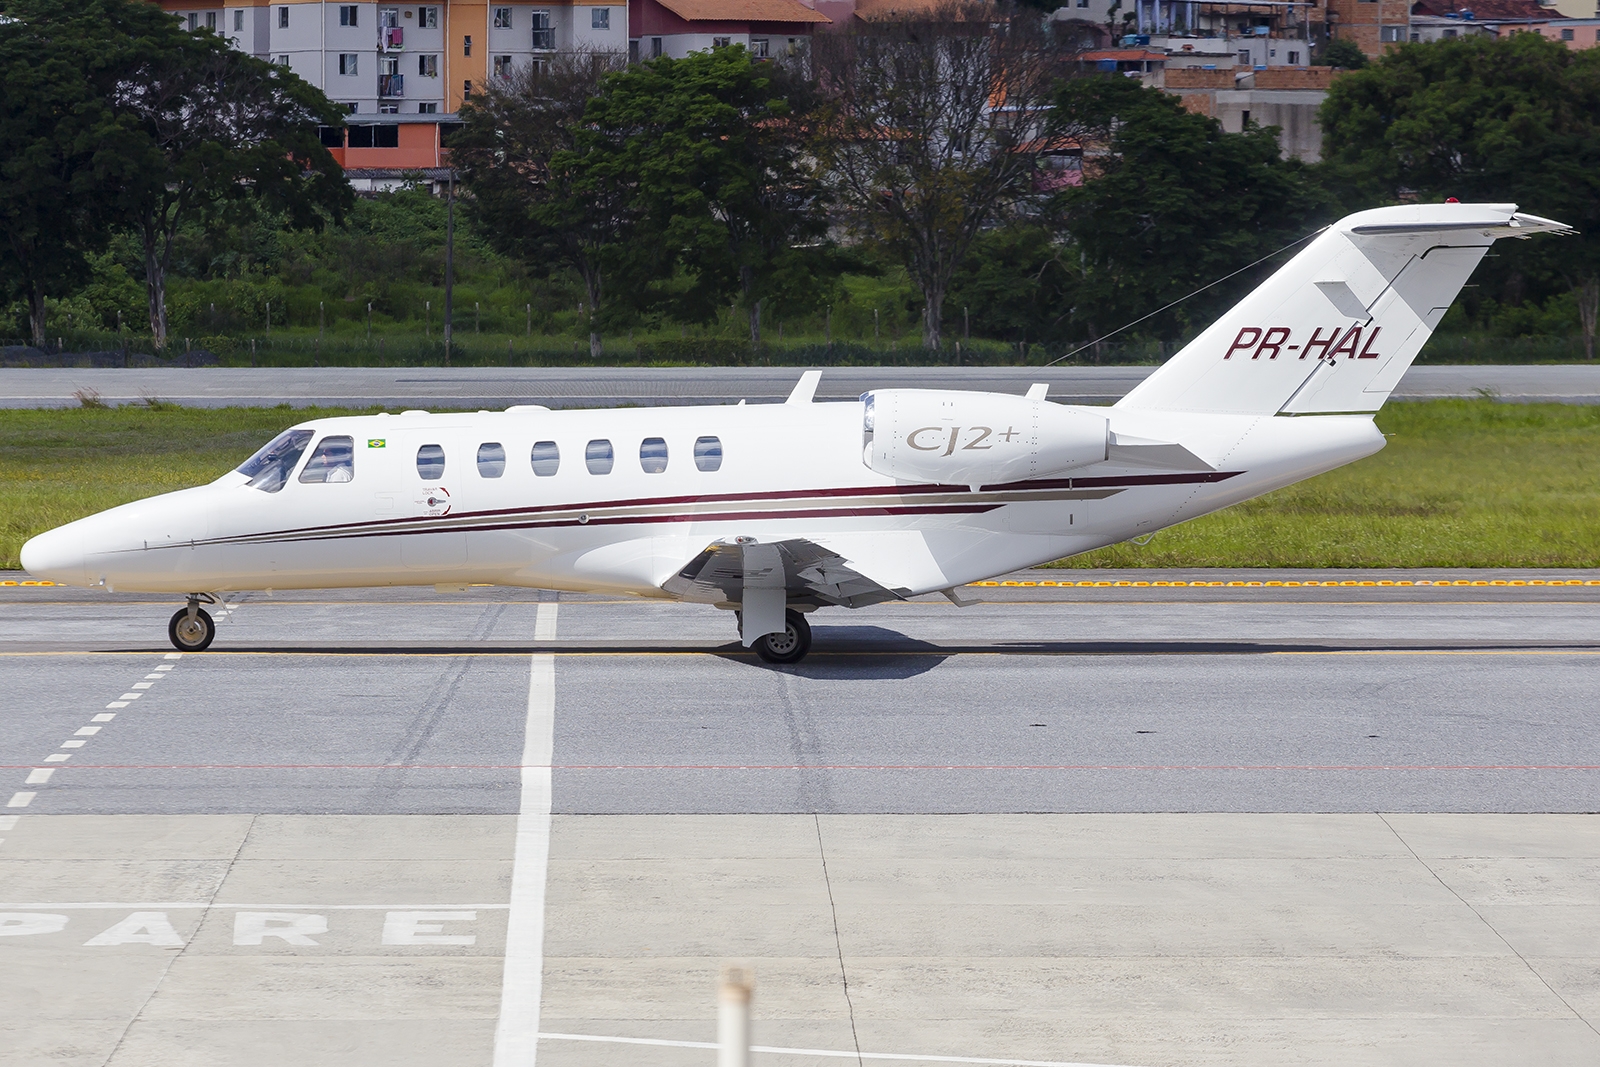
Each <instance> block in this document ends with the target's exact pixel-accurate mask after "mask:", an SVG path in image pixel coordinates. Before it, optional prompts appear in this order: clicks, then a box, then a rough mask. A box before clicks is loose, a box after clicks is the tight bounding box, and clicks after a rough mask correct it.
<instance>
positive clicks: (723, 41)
mask: <svg viewBox="0 0 1600 1067" xmlns="http://www.w3.org/2000/svg"><path fill="white" fill-rule="evenodd" d="M732 41H733V38H732V37H713V38H711V47H712V48H726V47H728V45H729V44H730V43H731V42H732Z"/></svg>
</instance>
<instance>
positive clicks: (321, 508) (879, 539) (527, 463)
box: [24, 402, 1383, 597]
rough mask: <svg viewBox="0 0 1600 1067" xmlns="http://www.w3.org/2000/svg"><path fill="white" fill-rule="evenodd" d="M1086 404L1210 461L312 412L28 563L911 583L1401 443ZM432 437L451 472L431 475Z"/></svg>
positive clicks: (807, 427) (428, 581) (604, 588)
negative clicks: (251, 474)
mask: <svg viewBox="0 0 1600 1067" xmlns="http://www.w3.org/2000/svg"><path fill="white" fill-rule="evenodd" d="M1081 410H1082V411H1086V412H1093V413H1095V414H1097V415H1099V416H1101V417H1106V418H1109V420H1110V423H1109V425H1110V430H1111V432H1112V433H1113V434H1115V435H1118V436H1120V437H1124V438H1129V439H1142V440H1146V441H1164V442H1177V443H1180V444H1181V445H1182V446H1183V448H1184V449H1187V450H1188V452H1189V453H1192V454H1193V455H1194V456H1196V457H1199V459H1200V460H1203V461H1204V464H1205V465H1207V466H1209V467H1211V468H1213V469H1211V470H1205V469H1201V470H1198V471H1197V470H1187V471H1182V470H1176V471H1175V470H1171V469H1160V468H1159V466H1157V467H1154V468H1153V467H1151V466H1149V465H1144V464H1140V465H1130V464H1129V463H1128V462H1126V461H1125V458H1124V461H1121V465H1119V460H1118V459H1117V458H1116V454H1115V452H1114V451H1113V453H1112V456H1113V458H1112V459H1110V460H1108V461H1106V462H1099V463H1094V464H1092V465H1089V466H1083V467H1079V468H1078V469H1074V470H1071V471H1069V472H1065V473H1060V474H1052V475H1047V476H1043V477H1036V478H1030V479H1027V480H1023V481H1018V482H1012V483H1009V484H1005V485H999V486H989V485H980V486H978V487H977V488H976V489H974V488H972V487H970V486H966V485H937V484H929V483H926V482H924V483H911V482H906V481H904V480H900V481H897V480H896V479H894V478H891V477H887V476H885V475H882V474H879V473H876V472H874V471H873V470H871V469H869V468H868V466H867V465H866V464H865V463H864V461H863V451H862V449H863V444H862V440H863V435H862V418H863V405H862V404H861V403H860V402H847V403H790V404H778V405H756V406H745V405H739V406H700V407H661V408H625V409H612V410H575V411H548V410H544V409H530V408H518V409H511V410H508V411H504V412H478V413H475V414H426V413H408V414H401V415H373V416H360V417H348V418H333V419H320V420H316V421H313V422H308V423H304V424H302V425H303V426H304V427H305V428H307V429H309V430H311V431H312V432H313V436H312V438H311V444H310V446H309V447H308V448H307V449H306V451H305V453H304V454H303V455H302V456H301V457H300V459H299V461H298V464H297V465H296V468H295V471H294V473H293V474H291V475H290V476H289V477H288V479H287V480H286V481H285V482H284V483H283V484H282V486H281V488H279V489H277V491H274V492H265V491H263V490H262V489H260V488H254V487H251V486H250V485H248V484H247V482H248V480H249V479H248V478H247V477H246V476H245V475H243V474H240V473H238V472H233V473H229V474H226V475H223V476H222V477H221V478H218V479H217V480H216V481H214V482H212V483H210V484H209V485H204V486H200V487H197V488H193V489H186V490H183V491H181V492H175V493H168V494H165V495H163V496H158V497H153V498H150V499H148V500H142V501H138V502H136V503H132V504H127V505H123V506H122V507H118V508H113V509H111V510H110V511H106V512H103V513H101V514H98V515H94V516H90V517H89V518H86V519H82V520H79V521H77V522H74V523H71V524H69V525H67V526H64V527H62V528H60V529H58V530H54V531H51V532H50V533H48V534H43V535H41V536H40V537H39V538H36V539H34V540H33V541H32V542H30V543H29V545H28V546H27V547H26V548H25V550H24V564H25V566H27V567H28V569H29V570H30V571H32V572H33V573H35V574H37V575H40V576H41V577H47V578H51V579H54V580H56V581H58V582H63V583H66V584H72V585H90V586H103V587H104V588H107V589H112V590H125V591H134V590H138V591H149V592H172V593H192V592H213V593H214V592H222V591H227V590H241V589H273V588H276V589H290V588H320V587H335V586H380V585H437V584H466V583H491V584H499V585H514V586H531V587H540V588H550V589H561V590H571V591H596V592H611V593H626V594H635V595H639V596H655V597H663V596H668V595H670V594H668V593H666V592H665V591H663V589H662V585H663V583H665V582H667V581H668V579H670V578H672V577H673V575H675V574H676V573H677V572H678V571H679V570H680V569H681V568H683V567H684V565H685V564H686V563H687V562H688V561H690V560H692V559H693V558H695V556H696V555H697V554H698V553H700V552H701V551H702V550H703V549H704V548H705V547H706V546H707V545H708V544H711V543H713V542H718V541H724V540H729V539H735V538H751V539H754V540H755V541H756V542H773V541H785V540H787V539H790V538H804V539H807V540H809V541H811V542H814V543H816V544H818V545H821V546H823V547H825V548H828V549H830V550H832V551H835V552H837V553H838V554H839V555H840V556H841V557H844V558H846V559H848V560H849V561H851V564H852V566H855V567H856V568H857V569H858V570H859V571H861V573H863V574H867V575H869V576H870V577H871V578H873V579H874V580H875V581H877V582H879V583H881V584H882V585H884V586H886V587H888V588H890V589H894V590H897V591H901V592H902V594H903V595H914V594H917V593H924V592H929V591H935V590H941V589H948V588H951V587H953V586H958V585H961V584H964V583H967V582H972V581H977V580H981V579H984V578H989V577H992V576H994V575H997V574H1003V573H1006V572H1009V571H1012V570H1016V569H1018V568H1021V567H1026V566H1031V565H1035V564H1039V563H1043V562H1046V561H1049V560H1053V559H1059V558H1061V557H1063V556H1068V555H1072V554H1074V553H1078V552H1083V551H1087V550H1089V549H1092V548H1097V547H1100V546H1103V545H1108V544H1114V543H1116V542H1119V541H1123V540H1126V539H1128V538H1131V537H1137V536H1140V535H1142V534H1148V533H1153V532H1155V531H1156V530H1159V529H1161V528H1163V527H1166V526H1171V525H1173V524H1175V523H1178V522H1182V521H1185V520H1187V519H1191V518H1195V517H1197V516H1199V515H1203V514H1206V513H1208V512H1211V511H1215V510H1217V509H1219V508H1223V507H1227V506H1228V505H1230V504H1234V503H1237V502H1239V501H1241V500H1245V499H1248V498H1250V497H1254V496H1257V495H1260V494H1262V493H1265V492H1268V491H1270V490H1273V489H1276V488H1279V487H1281V486H1284V485H1288V484H1290V483H1292V482H1295V481H1299V480H1301V479H1304V478H1307V477H1310V476H1312V475H1315V474H1318V473H1321V472H1323V471H1327V470H1331V469H1333V468H1335V467H1338V466H1341V465H1343V464H1346V463H1349V462H1351V461H1353V460H1356V459H1359V458H1361V457H1363V456H1366V455H1370V454H1371V453H1373V452H1375V451H1377V450H1378V449H1379V448H1381V447H1382V446H1383V437H1382V435H1381V434H1379V433H1378V431H1377V430H1376V429H1375V428H1374V426H1373V424H1372V419H1371V417H1370V416H1367V415H1323V416H1316V417H1303V418H1288V417H1282V416H1278V417H1274V416H1252V415H1225V414H1216V415H1211V414H1193V413H1174V412H1153V411H1144V410H1132V411H1123V410H1120V409H1117V408H1086V409H1081ZM339 435H344V436H348V437H350V438H352V439H353V441H354V452H353V462H352V469H351V470H350V472H349V480H347V481H342V480H341V481H322V482H311V483H307V482H304V481H301V480H300V476H301V475H302V473H303V472H304V471H305V469H306V467H307V464H308V461H309V457H311V456H312V454H313V452H314V450H315V449H316V447H317V446H318V444H319V443H320V442H322V441H323V440H325V439H326V438H329V437H335V436H339ZM655 438H659V439H661V440H662V441H663V442H664V443H665V446H666V462H665V466H664V469H661V470H660V471H659V472H658V473H647V472H646V470H645V464H644V463H642V462H641V444H642V443H643V442H645V441H646V440H647V439H655ZM702 438H716V440H717V443H718V445H719V446H720V453H721V460H720V466H718V467H717V469H715V470H702V469H700V466H699V465H697V463H696V458H695V447H696V441H697V440H699V439H702ZM592 441H608V442H610V445H611V452H612V455H613V457H614V458H613V461H612V465H611V468H610V471H609V473H591V472H590V470H589V469H588V464H587V463H586V461H585V454H586V449H587V448H588V447H589V444H590V442H592ZM536 442H554V443H555V445H556V447H557V449H558V451H559V457H560V458H559V466H558V467H557V469H556V471H555V473H553V474H550V475H548V476H540V475H538V474H536V473H535V471H534V469H533V465H532V462H531V459H530V455H531V451H532V449H533V448H534V445H535V443H536ZM430 445H431V446H438V448H439V449H442V451H443V454H444V469H443V472H442V473H440V474H437V475H434V474H432V472H431V471H429V472H426V473H422V472H419V465H418V454H419V450H421V449H422V448H423V446H430ZM486 445H487V446H493V445H498V446H500V449H501V450H503V453H504V456H505V460H504V467H503V472H502V473H500V474H499V476H498V477H489V476H486V474H489V473H492V472H493V470H494V463H493V461H492V457H493V455H494V449H493V448H492V447H490V448H488V449H486V450H485V451H486V453H487V454H489V455H490V456H491V462H490V463H489V464H487V465H486V466H484V467H482V468H480V465H479V463H478V458H477V457H478V456H479V452H480V448H482V447H483V446H486ZM545 447H546V450H547V451H548V446H545ZM659 453H660V448H659V446H653V451H652V454H653V456H654V457H655V458H654V459H653V460H652V465H653V466H659V465H660V459H659ZM433 454H435V455H436V454H437V453H436V452H434V453H433Z"/></svg>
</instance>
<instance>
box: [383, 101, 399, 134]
mask: <svg viewBox="0 0 1600 1067" xmlns="http://www.w3.org/2000/svg"><path fill="white" fill-rule="evenodd" d="M378 114H380V115H398V114H400V105H399V104H379V105H378ZM395 129H399V127H398V126H397V127H395Z"/></svg>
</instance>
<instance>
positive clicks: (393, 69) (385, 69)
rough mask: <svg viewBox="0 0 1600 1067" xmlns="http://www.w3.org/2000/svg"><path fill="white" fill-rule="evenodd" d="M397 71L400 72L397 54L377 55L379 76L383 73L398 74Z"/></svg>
mask: <svg viewBox="0 0 1600 1067" xmlns="http://www.w3.org/2000/svg"><path fill="white" fill-rule="evenodd" d="M399 73H400V57H399V56H379V57H378V74H379V76H380V77H381V76H382V75H385V74H399Z"/></svg>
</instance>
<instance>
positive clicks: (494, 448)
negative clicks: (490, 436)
mask: <svg viewBox="0 0 1600 1067" xmlns="http://www.w3.org/2000/svg"><path fill="white" fill-rule="evenodd" d="M505 472H506V450H505V446H504V445H502V444H501V443H500V442H499V441H488V442H486V443H484V444H481V445H479V446H478V474H479V475H480V476H481V477H484V478H498V477H500V476H501V475H502V474H504V473H505Z"/></svg>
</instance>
